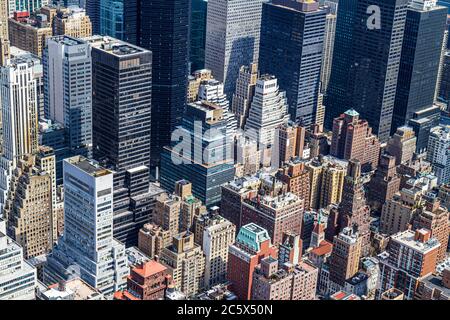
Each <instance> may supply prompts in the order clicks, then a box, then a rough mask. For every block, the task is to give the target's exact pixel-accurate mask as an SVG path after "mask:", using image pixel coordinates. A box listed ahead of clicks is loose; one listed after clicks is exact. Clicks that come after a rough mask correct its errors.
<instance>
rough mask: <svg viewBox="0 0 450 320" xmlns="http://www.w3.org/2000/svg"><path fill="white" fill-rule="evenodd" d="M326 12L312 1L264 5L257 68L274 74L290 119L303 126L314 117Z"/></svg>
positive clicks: (286, 0)
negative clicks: (284, 98) (282, 92)
mask: <svg viewBox="0 0 450 320" xmlns="http://www.w3.org/2000/svg"><path fill="white" fill-rule="evenodd" d="M326 14H327V13H326V11H325V10H322V9H319V4H318V3H317V2H314V1H311V2H307V1H305V2H297V1H295V0H273V1H272V2H268V3H264V4H263V13H262V22H261V23H262V26H261V47H260V59H259V67H260V70H261V73H268V74H273V75H275V77H276V78H277V79H278V84H279V85H280V89H281V90H283V91H286V97H287V100H288V105H289V114H290V116H291V119H292V120H293V121H295V122H297V123H301V124H303V125H310V124H312V123H315V120H316V112H317V106H318V102H319V101H318V96H319V90H320V71H321V65H322V51H323V42H324V35H325V21H326Z"/></svg>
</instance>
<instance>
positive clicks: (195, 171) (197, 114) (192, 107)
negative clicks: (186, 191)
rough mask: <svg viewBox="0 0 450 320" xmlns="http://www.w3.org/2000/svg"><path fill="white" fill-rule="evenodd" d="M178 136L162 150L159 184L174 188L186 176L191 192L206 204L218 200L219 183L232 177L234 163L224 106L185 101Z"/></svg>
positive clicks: (212, 204)
mask: <svg viewBox="0 0 450 320" xmlns="http://www.w3.org/2000/svg"><path fill="white" fill-rule="evenodd" d="M177 138H178V139H180V138H182V139H180V141H173V142H172V145H171V146H170V147H166V148H165V149H164V151H163V154H162V155H161V157H162V163H161V186H162V187H163V188H164V189H166V190H168V191H169V192H173V191H174V187H175V182H177V181H180V180H182V179H186V180H188V181H190V182H191V183H192V193H193V195H194V196H195V197H197V198H198V199H200V200H201V201H202V202H203V203H204V204H205V205H206V206H207V207H211V206H214V205H217V204H218V203H219V202H220V196H221V186H222V185H224V184H225V183H227V182H229V181H231V180H233V178H234V166H233V158H232V157H231V155H230V153H231V152H230V145H229V144H228V139H227V122H226V120H225V119H224V116H223V109H222V108H221V107H220V106H218V105H215V104H212V103H209V102H196V103H191V104H188V106H187V109H186V112H185V114H184V117H183V123H182V125H181V126H179V127H178V128H177Z"/></svg>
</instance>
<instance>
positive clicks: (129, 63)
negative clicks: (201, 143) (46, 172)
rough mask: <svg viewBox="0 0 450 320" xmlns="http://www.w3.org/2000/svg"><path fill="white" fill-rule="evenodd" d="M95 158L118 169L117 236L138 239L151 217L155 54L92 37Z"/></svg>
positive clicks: (128, 241) (131, 241) (129, 241)
mask: <svg viewBox="0 0 450 320" xmlns="http://www.w3.org/2000/svg"><path fill="white" fill-rule="evenodd" d="M88 42H90V43H91V46H92V69H93V77H92V78H93V81H92V84H93V136H94V148H93V149H94V152H93V153H94V158H95V159H96V160H97V161H99V162H100V163H101V164H102V165H103V166H104V167H106V168H109V169H112V170H113V171H114V172H115V173H114V237H115V238H117V239H119V240H120V241H122V242H123V243H125V244H126V245H127V246H130V245H136V244H137V235H138V232H139V229H140V228H141V227H142V226H143V225H144V224H145V223H146V222H149V220H150V215H151V212H152V208H151V205H152V203H151V201H150V200H148V201H143V200H144V198H146V197H147V198H148V197H150V198H151V195H149V194H148V193H149V183H150V172H149V167H150V134H151V129H150V127H151V98H152V53H151V52H150V51H148V50H145V49H142V48H139V47H137V46H134V45H131V44H129V43H126V42H123V41H119V40H117V39H114V38H109V37H108V38H106V37H105V38H104V37H101V36H94V37H91V38H90V39H89V40H88Z"/></svg>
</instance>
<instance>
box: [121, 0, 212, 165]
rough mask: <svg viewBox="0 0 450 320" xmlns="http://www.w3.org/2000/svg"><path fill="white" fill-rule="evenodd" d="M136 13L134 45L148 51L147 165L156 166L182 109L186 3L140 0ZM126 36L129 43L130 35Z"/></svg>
mask: <svg viewBox="0 0 450 320" xmlns="http://www.w3.org/2000/svg"><path fill="white" fill-rule="evenodd" d="M130 5H134V2H133V1H132V2H131V3H130ZM136 10H138V15H137V16H138V26H139V27H136V28H135V30H138V31H139V34H138V36H137V37H136V39H137V43H136V44H137V45H139V46H141V47H143V48H146V49H148V50H150V51H152V60H153V62H152V73H153V76H152V79H153V80H152V126H151V131H152V134H151V148H152V149H151V150H152V151H151V163H152V166H157V165H159V162H160V159H161V153H162V151H163V147H165V146H168V145H170V141H171V140H170V138H171V133H172V131H173V130H174V129H175V128H176V126H178V125H179V124H181V120H182V116H183V112H184V109H185V107H186V95H187V85H188V73H189V13H190V0H150V1H149V0H140V1H139V3H138V5H137V6H136ZM129 14H131V13H129ZM129 14H128V13H127V15H129ZM129 20H130V21H131V22H128V23H129V24H130V26H131V25H132V18H130V19H129ZM127 37H128V38H129V39H130V41H131V42H132V40H133V37H134V35H133V34H131V33H129V32H128V31H127ZM219 80H220V79H219Z"/></svg>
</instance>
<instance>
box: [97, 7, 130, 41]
mask: <svg viewBox="0 0 450 320" xmlns="http://www.w3.org/2000/svg"><path fill="white" fill-rule="evenodd" d="M99 1H100V30H99V32H100V34H101V35H107V36H111V37H114V38H116V39H120V40H125V38H126V36H125V25H124V18H125V17H124V10H125V6H126V4H125V3H124V2H125V1H124V0H99Z"/></svg>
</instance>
